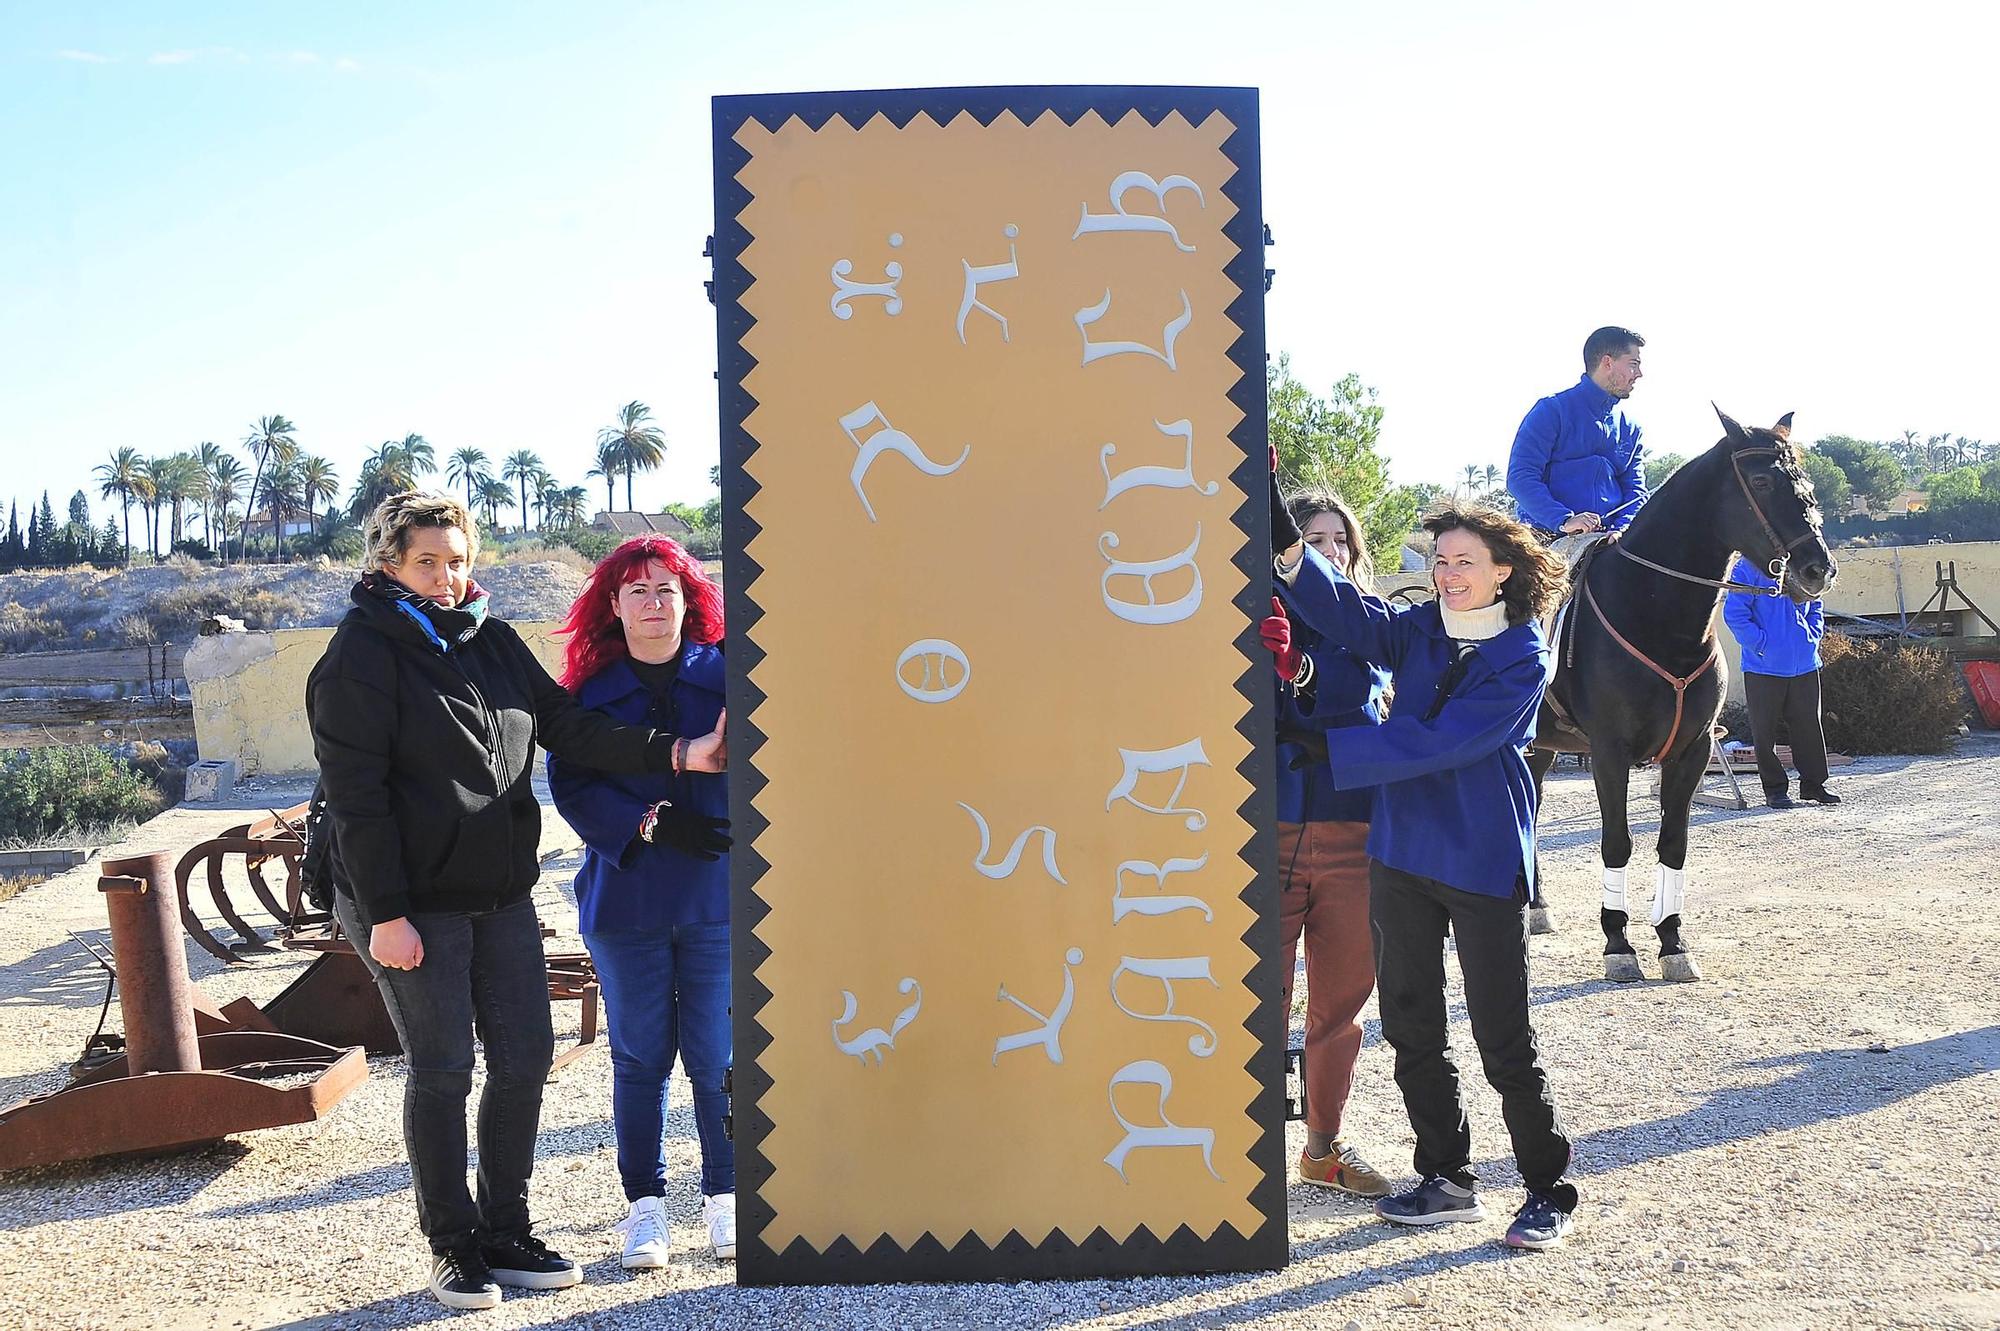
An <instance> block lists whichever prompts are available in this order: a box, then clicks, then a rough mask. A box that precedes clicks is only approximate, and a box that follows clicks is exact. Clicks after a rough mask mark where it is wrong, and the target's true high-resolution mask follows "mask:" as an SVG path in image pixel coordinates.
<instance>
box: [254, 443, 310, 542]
mask: <svg viewBox="0 0 2000 1331" xmlns="http://www.w3.org/2000/svg"><path fill="white" fill-rule="evenodd" d="M298 428H299V427H298V426H296V425H294V424H292V423H291V422H290V421H288V420H286V419H285V418H284V417H283V416H259V417H258V418H257V421H256V423H255V424H254V425H252V426H251V427H250V433H249V434H248V435H246V436H244V439H243V444H244V446H245V447H246V448H248V449H249V450H250V452H251V453H252V454H253V455H255V457H256V459H257V466H256V469H255V470H254V471H252V472H251V474H250V497H249V498H248V499H247V500H245V501H244V511H245V512H246V513H255V512H256V511H257V496H258V494H259V493H261V490H260V487H261V486H262V484H263V477H264V474H265V473H266V472H267V471H269V470H270V469H271V467H272V466H273V465H274V460H275V462H277V463H282V462H290V461H292V460H293V459H294V458H296V457H298V453H299V443H298V440H296V439H294V438H292V431H293V430H296V429H298ZM271 523H272V526H271V531H272V535H273V537H274V538H277V537H278V531H277V515H276V512H275V510H274V511H273V513H272V518H271ZM245 525H248V520H247V518H246V520H245ZM243 539H244V540H245V541H246V542H247V541H248V540H249V539H250V533H249V532H247V531H246V532H245V533H244V534H243ZM284 544H285V543H284V540H283V539H282V538H278V539H277V545H278V548H279V549H281V550H282V549H283V548H284Z"/></svg>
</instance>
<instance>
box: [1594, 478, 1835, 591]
mask: <svg viewBox="0 0 2000 1331" xmlns="http://www.w3.org/2000/svg"><path fill="white" fill-rule="evenodd" d="M1751 456H1759V457H1761V456H1769V457H1771V458H1773V459H1776V458H1779V457H1782V456H1783V453H1782V452H1781V451H1780V450H1779V449H1776V448H1768V447H1763V446H1758V447H1754V448H1739V449H1736V450H1734V451H1732V452H1731V453H1730V455H1729V470H1730V472H1731V474H1733V475H1734V476H1735V477H1736V484H1737V487H1738V488H1739V489H1741V490H1742V491H1743V502H1744V503H1746V504H1748V505H1750V512H1751V515H1752V516H1754V517H1755V518H1756V519H1757V525H1758V526H1759V527H1761V528H1763V529H1764V536H1765V539H1767V540H1768V541H1770V543H1771V548H1772V549H1773V550H1776V551H1777V552H1778V553H1777V554H1776V555H1774V556H1773V557H1772V558H1771V560H1770V562H1769V563H1767V564H1766V565H1765V566H1764V572H1765V573H1766V574H1768V575H1769V576H1770V578H1771V582H1772V584H1773V585H1771V586H1769V587H1766V586H1763V585H1762V584H1760V583H1754V582H1735V581H1732V580H1730V579H1728V578H1703V577H1698V576H1696V575H1695V574H1693V573H1683V572H1681V571H1680V570H1679V569H1677V568H1668V567H1667V566H1666V565H1665V564H1656V563H1654V562H1653V561H1652V560H1650V559H1648V558H1646V557H1645V556H1644V555H1638V554H1634V553H1633V552H1632V551H1631V550H1630V549H1628V548H1626V545H1625V543H1624V542H1623V541H1617V540H1614V541H1612V543H1611V546H1612V548H1613V549H1614V550H1616V551H1617V552H1618V553H1619V554H1621V555H1623V556H1625V557H1626V558H1627V559H1629V560H1631V561H1632V562H1633V563H1635V564H1640V565H1643V566H1644V567H1646V568H1649V569H1652V570H1653V571H1654V572H1655V573H1664V574H1666V575H1667V576H1668V577H1670V578H1679V579H1680V580H1681V581H1682V582H1693V583H1698V584H1700V585H1701V586H1703V587H1720V588H1722V589H1723V590H1724V591H1730V592H1744V593H1747V594H1749V595H1752V596H1783V595H1785V577H1786V575H1787V572H1788V571H1789V569H1790V566H1791V560H1792V551H1793V550H1796V549H1797V548H1798V547H1799V546H1801V545H1803V544H1805V543H1806V542H1807V541H1810V540H1812V539H1813V532H1812V529H1811V528H1810V527H1808V528H1807V529H1806V530H1805V531H1802V532H1800V533H1799V534H1798V535H1797V536H1796V537H1794V538H1793V539H1792V540H1790V541H1784V540H1780V539H1779V537H1778V529H1777V528H1776V527H1773V526H1772V525H1771V520H1770V519H1769V518H1768V517H1766V516H1764V506H1763V505H1762V504H1760V503H1758V502H1757V495H1756V493H1755V492H1754V491H1753V490H1751V488H1750V480H1749V478H1748V477H1747V476H1745V475H1744V474H1743V464H1742V463H1741V462H1740V461H1739V459H1741V458H1746V457H1751Z"/></svg>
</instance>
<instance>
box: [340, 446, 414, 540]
mask: <svg viewBox="0 0 2000 1331" xmlns="http://www.w3.org/2000/svg"><path fill="white" fill-rule="evenodd" d="M412 439H414V440H416V441H417V444H418V445H419V446H420V447H422V448H424V449H429V448H430V445H429V444H427V443H424V441H423V439H422V437H421V436H419V435H414V434H412V435H405V436H404V437H403V438H402V439H400V440H397V439H384V440H383V441H382V442H381V443H380V444H378V445H377V446H376V448H375V451H374V452H373V453H370V454H369V455H368V457H367V459H366V460H365V461H363V462H362V464H361V474H360V475H359V476H357V477H355V478H354V496H353V498H352V499H351V500H350V501H349V502H348V506H347V512H348V515H349V516H350V517H352V518H353V519H354V520H355V521H356V522H365V521H367V520H368V515H369V514H370V513H373V512H374V511H375V506H376V505H377V504H380V503H381V502H382V501H383V500H384V499H387V498H388V497H389V496H390V495H392V494H401V493H402V492H403V491H405V490H414V489H416V488H417V466H418V462H417V455H416V454H413V453H412V452H411V451H410V441H411V440H412Z"/></svg>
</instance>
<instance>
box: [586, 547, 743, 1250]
mask: <svg viewBox="0 0 2000 1331" xmlns="http://www.w3.org/2000/svg"><path fill="white" fill-rule="evenodd" d="M557 636H558V637H560V638H564V639H566V642H565V646H564V650H563V673H562V684H563V687H564V688H567V689H568V690H570V692H572V693H574V694H575V695H576V698H577V701H578V702H579V703H580V704H582V705H583V706H584V707H585V708H588V709H590V710H592V711H598V712H602V713H604V714H605V715H606V716H608V717H612V718H614V719H617V720H619V721H624V722H627V723H635V722H644V723H646V724H649V725H651V726H654V727H656V728H658V729H662V730H665V731H667V732H668V733H671V734H674V735H681V736H700V737H701V738H695V739H688V738H683V739H681V740H679V741H677V742H676V755H675V758H676V761H675V763H674V765H673V770H672V771H671V772H665V773H653V774H648V775H644V776H618V775H613V774H611V773H608V772H600V771H596V770H595V769H592V768H588V767H584V766H581V765H579V764H577V763H575V762H570V761H565V760H563V759H559V758H556V757H553V756H551V757H550V759H549V786H550V789H551V791H552V792H553V794H554V795H555V802H556V809H557V811H558V812H560V813H561V814H562V816H563V818H564V819H565V820H566V821H567V822H568V823H569V825H570V826H571V827H572V828H574V829H576V832H577V835H579V836H581V837H582V838H583V841H584V856H583V867H582V868H581V869H579V870H578V871H577V876H576V905H577V915H578V917H579V921H580V925H579V927H580V929H581V931H582V933H583V941H584V946H586V947H587V948H589V949H590V956H591V960H592V961H593V962H595V963H596V967H597V979H598V983H599V984H600V986H602V990H603V994H604V1006H605V1009H606V1015H607V1017H608V1018H609V1023H610V1028H611V1033H610V1040H611V1067H612V1080H611V1120H612V1127H613V1130H614V1132H615V1134H616V1137H617V1141H618V1174H619V1179H620V1181H621V1182H622V1183H623V1184H624V1187H625V1199H626V1201H627V1202H628V1203H629V1205H630V1208H631V1209H630V1213H629V1214H628V1215H627V1216H626V1218H625V1219H624V1221H622V1222H621V1223H620V1225H619V1230H620V1232H621V1233H623V1235H624V1238H625V1252H624V1257H623V1263H624V1265H625V1266H626V1267H627V1268H628V1269H634V1270H636V1269H642V1268H649V1267H659V1266H665V1265H666V1262H667V1249H668V1242H667V1218H666V1204H665V1200H664V1199H665V1197H666V1191H667V1187H666V1183H667V1171H666V1161H665V1157H664V1155H663V1153H662V1150H661V1138H662V1136H663V1133H664V1131H665V1124H666V1113H665V1110H666V1098H667V1078H668V1077H669V1075H670V1074H671V1073H672V1072H673V1065H674V1058H675V1056H676V1055H678V1056H679V1058H680V1062H681V1067H682V1069H683V1070H684V1071H685V1072H686V1073H687V1078H688V1082H689V1083H690V1084H691V1085H692V1086H693V1088H694V1117H695V1128H696V1132H697V1134H698V1135H699V1137H700V1139H701V1191H702V1195H703V1199H704V1200H703V1204H702V1219H703V1221H704V1222H705V1223H706V1225H707V1227H708V1236H709V1242H710V1243H711V1244H712V1245H713V1247H714V1249H715V1255H716V1256H717V1257H718V1258H722V1259H733V1258H734V1257H735V1256H736V1155H735V1151H734V1149H733V1147H732V1146H731V1145H730V1141H729V1137H728V1134H727V1133H725V1132H724V1131H723V1116H724V1114H725V1113H726V1112H727V1108H728V1101H727V1097H726V1096H725V1095H724V1094H723V1089H722V1084H723V1077H724V1074H725V1073H726V1072H727V1071H728V1069H729V1061H730V1040H729V861H728V850H729V794H728V790H727V787H726V784H725V782H724V778H723V776H722V772H723V770H724V768H725V767H726V765H727V759H726V754H725V753H724V751H723V743H722V737H723V725H724V721H725V716H724V712H723V681H724V677H725V672H724V669H723V657H722V594H721V591H720V589H719V588H717V587H716V585H715V583H714V582H712V581H710V580H709V578H708V577H707V576H706V575H705V574H703V572H702V570H701V565H700V564H699V563H697V562H696V561H695V560H694V559H693V558H692V557H691V556H690V555H689V554H688V552H687V551H686V550H685V549H683V548H682V547H681V546H680V545H679V544H678V543H676V542H674V541H671V540H668V539H667V538H666V537H664V536H640V537H635V538H634V539H632V540H629V541H627V542H625V543H624V544H623V545H621V546H619V547H618V548H617V549H616V550H613V551H612V552H611V553H610V554H609V555H607V556H605V558H604V560H603V561H602V562H601V563H599V564H598V566H597V568H596V569H595V570H594V571H593V572H592V573H591V575H590V580H589V581H588V582H587V583H585V584H584V588H583V592H582V594H581V595H580V596H578V597H577V599H576V604H575V605H573V606H572V607H570V612H569V618H568V619H566V620H565V621H564V622H563V626H562V628H561V630H560V631H559V632H558V635H557Z"/></svg>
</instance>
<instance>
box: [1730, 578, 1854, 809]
mask: <svg viewBox="0 0 2000 1331" xmlns="http://www.w3.org/2000/svg"><path fill="white" fill-rule="evenodd" d="M1729 576H1730V577H1731V578H1733V579H1735V580H1736V581H1737V582H1743V583H1749V584H1752V585H1755V586H1758V587H1772V588H1775V587H1776V586H1777V585H1778V584H1777V583H1776V582H1775V581H1773V580H1772V579H1771V578H1769V577H1768V576H1766V575H1765V574H1764V573H1763V572H1762V571H1761V570H1759V569H1757V568H1755V567H1753V566H1752V565H1751V564H1750V562H1749V561H1748V560H1744V559H1738V560H1737V561H1736V567H1735V568H1734V569H1733V570H1732V571H1731V572H1730V575H1729ZM1722 622H1723V623H1725V624H1727V625H1729V631H1730V633H1731V634H1733V635H1734V636H1735V638H1736V641H1737V642H1738V643H1739V644H1741V645H1742V648H1743V701H1744V702H1745V703H1746V704H1748V705H1749V708H1750V736H1751V739H1752V740H1753V741H1754V742H1755V744H1756V746H1757V777H1758V779H1759V780H1760V781H1762V782H1763V784H1764V803H1766V804H1768V805H1770V806H1771V807H1772V808H1774V809H1789V808H1791V807H1792V800H1791V796H1790V794H1789V793H1787V792H1788V788H1789V786H1790V785H1791V782H1790V780H1789V778H1787V777H1786V775H1785V765H1784V764H1783V763H1781V762H1779V761H1778V754H1777V750H1776V745H1777V742H1778V727H1779V726H1781V725H1782V726H1783V727H1784V728H1785V730H1786V732H1787V734H1788V736H1789V738H1790V739H1791V741H1792V766H1794V767H1796V768H1798V769H1799V798H1800V799H1805V800H1811V801H1813V802H1814V803H1815V804H1838V803H1840V796H1838V795H1836V794H1834V793H1833V792H1832V791H1830V790H1828V789H1827V788H1826V732H1825V731H1824V730H1822V729H1821V728H1820V716H1819V709H1820V699H1819V664H1820V663H1819V639H1820V634H1821V633H1823V632H1824V631H1825V629H1826V609H1825V607H1824V606H1822V605H1821V604H1820V602H1819V601H1817V600H1812V601H1807V602H1806V603H1805V604H1804V605H1800V604H1799V603H1798V602H1796V601H1794V600H1792V598H1791V597H1789V596H1756V595H1753V594H1751V593H1750V592H1731V593H1729V596H1728V598H1727V599H1726V600H1725V601H1724V602H1723V604H1722Z"/></svg>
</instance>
